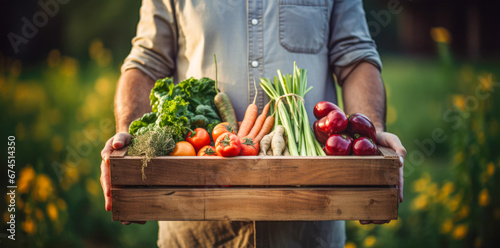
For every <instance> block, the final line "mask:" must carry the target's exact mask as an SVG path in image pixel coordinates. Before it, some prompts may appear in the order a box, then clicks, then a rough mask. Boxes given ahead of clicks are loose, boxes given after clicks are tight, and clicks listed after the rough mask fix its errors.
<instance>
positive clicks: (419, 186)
mask: <svg viewBox="0 0 500 248" xmlns="http://www.w3.org/2000/svg"><path fill="white" fill-rule="evenodd" d="M427 182H428V181H427V180H426V179H425V178H420V179H418V180H417V181H415V182H413V191H415V192H422V191H424V190H425V188H426V187H427Z"/></svg>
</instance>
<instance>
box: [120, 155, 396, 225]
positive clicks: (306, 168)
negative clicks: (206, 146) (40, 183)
mask: <svg viewBox="0 0 500 248" xmlns="http://www.w3.org/2000/svg"><path fill="white" fill-rule="evenodd" d="M126 149H127V148H124V149H121V150H117V151H114V152H113V153H112V155H111V158H110V164H111V185H112V196H113V204H112V206H113V210H112V211H113V220H120V221H125V220H126V221H153V220H268V221H272V220H360V219H362V220H385V219H397V212H398V195H397V187H396V185H397V183H398V178H399V159H398V156H397V155H396V153H395V152H394V151H393V150H391V149H390V148H386V147H379V150H380V155H379V156H362V157H361V156H328V157H235V158H216V157H203V158H200V157H158V158H155V159H153V160H152V161H151V162H150V163H149V164H148V167H147V168H146V169H145V174H146V177H147V178H146V179H145V180H143V179H142V175H141V164H142V161H141V158H140V157H131V156H126ZM220 185H231V187H214V186H220ZM251 185H253V187H251ZM295 185H301V187H292V186H295ZM255 186H259V187H255Z"/></svg>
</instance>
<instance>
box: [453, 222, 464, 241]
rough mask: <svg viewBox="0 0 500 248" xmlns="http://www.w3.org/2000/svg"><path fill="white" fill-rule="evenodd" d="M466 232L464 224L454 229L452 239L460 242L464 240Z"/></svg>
mask: <svg viewBox="0 0 500 248" xmlns="http://www.w3.org/2000/svg"><path fill="white" fill-rule="evenodd" d="M467 231H468V228H467V226H466V225H465V224H461V225H458V226H456V227H455V229H454V230H453V234H452V236H453V238H454V239H457V240H460V239H463V238H465V235H467Z"/></svg>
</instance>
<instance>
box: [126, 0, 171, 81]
mask: <svg viewBox="0 0 500 248" xmlns="http://www.w3.org/2000/svg"><path fill="white" fill-rule="evenodd" d="M176 53H177V28H176V24H175V13H174V11H173V6H172V5H171V1H169V0H163V1H162V0H144V1H142V6H141V10H140V20H139V24H138V25H137V34H136V36H135V37H134V38H133V39H132V50H131V51H130V54H129V55H128V56H127V58H126V59H125V61H124V63H123V65H122V67H121V71H122V73H123V72H125V71H126V70H128V69H132V68H136V69H140V70H141V71H143V72H144V73H145V74H146V75H148V76H149V77H151V78H152V79H153V80H157V79H160V78H164V77H168V76H173V75H174V70H175V61H176V59H175V58H176Z"/></svg>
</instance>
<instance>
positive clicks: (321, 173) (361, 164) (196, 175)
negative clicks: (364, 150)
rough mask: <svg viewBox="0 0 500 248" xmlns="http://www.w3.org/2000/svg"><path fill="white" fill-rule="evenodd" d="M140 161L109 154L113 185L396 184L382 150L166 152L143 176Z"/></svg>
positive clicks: (393, 163) (391, 161) (393, 162)
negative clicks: (225, 154)
mask: <svg viewBox="0 0 500 248" xmlns="http://www.w3.org/2000/svg"><path fill="white" fill-rule="evenodd" d="M141 163H142V162H141V158H140V157H127V158H114V159H113V158H112V159H111V176H112V178H111V180H112V181H111V183H112V185H116V186H119V185H179V186H180V185H184V186H190V185H396V184H397V180H398V170H395V168H397V167H398V166H399V160H397V159H393V158H385V157H383V156H369V157H355V156H342V157H335V158H332V157H330V156H329V157H236V158H231V159H228V158H219V157H205V158H203V159H200V158H198V157H164V158H161V159H154V160H152V161H151V162H150V163H149V164H148V167H146V168H145V170H144V173H145V175H146V180H142V173H141V166H140V165H141ZM118 167H119V169H118ZM353 171H355V172H356V173H353Z"/></svg>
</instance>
